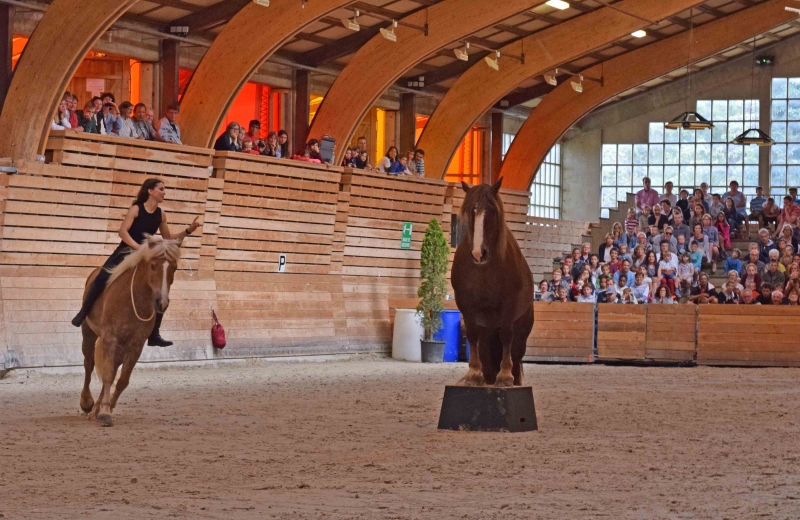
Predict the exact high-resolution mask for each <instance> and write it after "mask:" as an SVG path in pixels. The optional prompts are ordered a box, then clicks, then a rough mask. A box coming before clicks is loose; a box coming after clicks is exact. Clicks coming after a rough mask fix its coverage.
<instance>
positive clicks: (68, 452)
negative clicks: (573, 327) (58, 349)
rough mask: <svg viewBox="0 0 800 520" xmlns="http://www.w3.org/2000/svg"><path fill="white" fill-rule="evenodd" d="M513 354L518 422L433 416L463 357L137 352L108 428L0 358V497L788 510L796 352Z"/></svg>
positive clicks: (311, 508)
mask: <svg viewBox="0 0 800 520" xmlns="http://www.w3.org/2000/svg"><path fill="white" fill-rule="evenodd" d="M526 370H527V373H526V375H527V381H528V382H530V383H532V384H533V386H534V393H535V397H536V404H537V409H538V420H539V426H540V431H539V432H536V433H528V434H476V433H457V432H439V431H437V430H436V423H437V418H438V413H439V407H440V404H441V398H442V393H443V385H444V384H445V383H452V382H454V381H456V380H457V379H458V378H459V377H461V375H463V373H464V372H465V365H463V364H461V365H420V364H410V363H400V362H394V361H389V360H383V359H378V358H367V359H364V358H361V359H359V360H352V361H337V362H327V363H310V362H303V363H297V362H294V363H289V362H280V363H274V362H272V363H270V362H249V363H237V364H230V365H225V366H219V365H218V366H214V367H208V366H206V367H192V368H179V367H172V368H166V369H153V368H145V369H137V370H136V371H134V374H133V378H132V381H131V386H130V387H129V388H128V390H127V391H126V393H125V394H124V395H123V398H122V401H121V403H120V405H119V406H118V408H117V410H116V413H115V426H114V427H113V428H101V427H99V426H97V425H96V424H95V423H94V422H90V421H88V420H87V419H86V418H85V417H83V416H81V415H80V414H79V409H78V394H79V392H80V388H81V382H82V376H80V375H78V374H74V375H73V374H69V375H58V376H55V375H42V374H38V373H34V374H31V373H24V372H16V373H14V372H12V374H11V375H10V376H9V377H7V378H6V379H4V380H2V381H0V517H3V518H5V519H16V518H32V519H51V518H52V519H70V518H90V519H95V518H108V519H122V518H137V519H138V518H192V519H195V518H196V519H206V518H214V519H242V518H248V519H250V518H253V519H256V518H280V519H284V518H285V519H305V518H314V519H316V518H335V519H350V518H376V519H383V518H387V519H390V518H391V519H413V518H418V519H435V520H443V519H449V518H469V519H494V518H498V519H500V518H502V519H531V518H541V519H570V520H572V519H588V518H609V519H629V518H637V519H660V518H702V519H738V518H743V519H751V518H769V519H797V518H800V469H798V468H800V370H797V369H750V370H743V369H722V368H635V367H608V366H543V365H527V366H526ZM95 383H96V382H95ZM95 387H96V384H95ZM93 390H94V391H95V395H96V393H97V389H96V388H93Z"/></svg>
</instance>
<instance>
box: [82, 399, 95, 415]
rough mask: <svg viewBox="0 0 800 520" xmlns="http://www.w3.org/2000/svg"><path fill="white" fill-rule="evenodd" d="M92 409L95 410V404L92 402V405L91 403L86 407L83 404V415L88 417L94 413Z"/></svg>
mask: <svg viewBox="0 0 800 520" xmlns="http://www.w3.org/2000/svg"><path fill="white" fill-rule="evenodd" d="M92 409H94V402H92V403H90V404H88V405H85V404H83V403H81V410H82V411H83V413H84V414H85V415H88V414H90V413H92Z"/></svg>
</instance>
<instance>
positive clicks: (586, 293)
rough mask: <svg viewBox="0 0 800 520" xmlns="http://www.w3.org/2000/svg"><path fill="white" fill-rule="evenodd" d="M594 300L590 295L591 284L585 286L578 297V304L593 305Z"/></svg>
mask: <svg viewBox="0 0 800 520" xmlns="http://www.w3.org/2000/svg"><path fill="white" fill-rule="evenodd" d="M594 301H595V298H594V294H592V286H591V284H586V285H584V286H583V288H582V289H581V294H580V296H578V303H594Z"/></svg>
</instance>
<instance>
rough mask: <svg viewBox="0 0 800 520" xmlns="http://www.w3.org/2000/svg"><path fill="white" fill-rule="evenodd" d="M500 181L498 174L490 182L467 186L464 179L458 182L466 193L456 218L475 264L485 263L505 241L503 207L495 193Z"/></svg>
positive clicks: (501, 181) (499, 250)
mask: <svg viewBox="0 0 800 520" xmlns="http://www.w3.org/2000/svg"><path fill="white" fill-rule="evenodd" d="M502 184H503V179H502V178H500V179H499V180H498V181H497V182H495V183H494V184H493V185H492V186H489V185H488V184H480V185H478V186H473V187H470V186H469V185H468V184H467V183H466V182H462V183H461V186H462V187H463V188H464V192H465V193H466V194H467V196H466V197H464V204H463V205H462V206H461V215H460V217H459V220H460V222H461V223H462V225H463V226H465V228H466V234H465V235H464V238H463V240H466V241H467V245H469V247H470V251H471V252H472V258H473V259H474V260H475V263H476V264H485V263H486V262H488V261H489V258H490V256H491V255H493V254H501V253H502V248H503V246H504V244H505V242H504V240H503V238H504V233H505V209H504V208H503V201H502V200H500V197H499V196H498V192H499V191H500V186H501V185H502Z"/></svg>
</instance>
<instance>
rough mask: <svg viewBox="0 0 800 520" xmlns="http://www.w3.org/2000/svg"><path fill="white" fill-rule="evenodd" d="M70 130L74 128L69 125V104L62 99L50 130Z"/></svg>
mask: <svg viewBox="0 0 800 520" xmlns="http://www.w3.org/2000/svg"><path fill="white" fill-rule="evenodd" d="M68 128H72V126H71V125H70V124H69V110H67V102H66V101H64V100H63V99H62V100H61V103H59V104H58V107H56V111H55V113H54V114H53V120H52V121H51V123H50V130H67V129H68Z"/></svg>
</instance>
